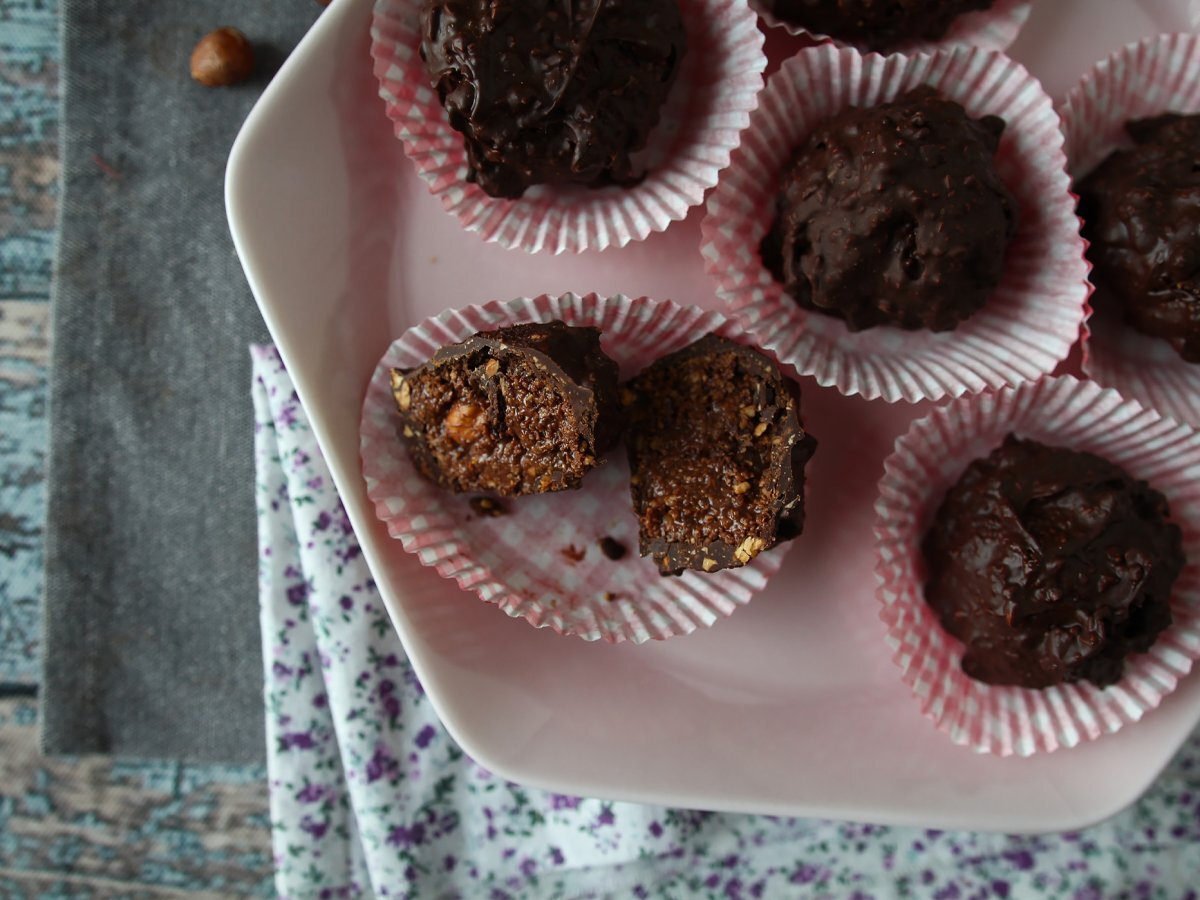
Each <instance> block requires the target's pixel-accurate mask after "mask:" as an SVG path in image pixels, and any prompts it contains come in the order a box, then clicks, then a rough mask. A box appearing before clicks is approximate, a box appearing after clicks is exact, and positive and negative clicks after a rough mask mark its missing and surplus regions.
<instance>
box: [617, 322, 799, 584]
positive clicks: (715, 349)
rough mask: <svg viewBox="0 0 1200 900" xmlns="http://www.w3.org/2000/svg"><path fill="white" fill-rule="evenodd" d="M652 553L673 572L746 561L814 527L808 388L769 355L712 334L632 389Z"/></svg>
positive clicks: (635, 454)
mask: <svg viewBox="0 0 1200 900" xmlns="http://www.w3.org/2000/svg"><path fill="white" fill-rule="evenodd" d="M622 399H623V400H625V401H626V402H628V404H629V405H628V407H627V412H628V416H629V430H628V434H627V439H626V444H627V447H628V451H629V468H630V476H631V489H632V493H633V508H634V513H635V514H636V515H637V517H638V526H639V545H640V550H641V554H642V556H650V557H653V559H654V561H655V562H656V563H658V566H659V569H660V570H661V571H662V572H663V574H667V575H677V574H679V573H681V572H682V571H683V570H685V569H695V570H698V571H701V572H715V571H717V570H719V569H728V568H733V567H737V566H743V565H745V564H746V563H748V562H750V560H752V559H753V558H754V557H755V556H757V555H758V554H759V553H761V552H762V551H764V550H767V549H769V548H771V547H773V546H775V544H777V543H778V542H780V541H786V540H790V539H791V538H794V537H796V536H797V535H798V534H800V531H801V529H802V528H803V526H804V466H805V464H806V463H807V462H808V460H809V458H810V457H811V456H812V454H813V451H814V450H815V448H816V441H814V440H813V438H812V436H811V435H809V434H808V433H807V432H805V430H804V426H803V424H802V423H801V420H800V389H799V387H798V386H797V385H796V383H795V382H793V381H792V380H791V379H790V378H787V377H785V376H784V375H783V374H782V373H781V372H780V371H779V369H778V368H777V367H776V365H775V364H774V363H773V362H772V361H771V360H769V359H767V358H766V357H765V356H763V355H762V354H761V353H758V352H757V351H755V350H752V349H750V348H748V347H744V346H742V345H740V344H736V343H734V342H733V341H730V340H727V339H725V338H721V337H717V336H716V335H711V334H710V335H707V336H706V337H704V338H701V339H700V340H699V341H697V342H696V343H694V344H691V345H689V346H687V347H685V348H683V349H682V350H679V351H677V352H675V353H672V354H670V355H668V356H665V357H663V358H662V359H659V360H658V361H657V362H655V363H654V364H653V365H651V366H650V367H649V368H647V369H646V370H645V371H644V372H642V374H640V375H639V376H638V377H637V378H635V379H634V380H633V381H632V382H630V384H629V385H628V387H627V388H626V389H625V390H624V391H623V394H622Z"/></svg>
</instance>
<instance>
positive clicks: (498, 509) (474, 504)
mask: <svg viewBox="0 0 1200 900" xmlns="http://www.w3.org/2000/svg"><path fill="white" fill-rule="evenodd" d="M470 503H471V509H473V510H475V513H476V514H477V515H480V516H487V517H488V518H491V519H494V518H496V516H503V515H506V514H507V513H508V510H507V509H505V508H504V504H503V503H501V502H500V501H499V500H493V499H492V498H491V497H472V498H471V500H470Z"/></svg>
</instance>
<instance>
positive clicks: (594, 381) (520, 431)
mask: <svg viewBox="0 0 1200 900" xmlns="http://www.w3.org/2000/svg"><path fill="white" fill-rule="evenodd" d="M392 395H393V397H394V398H395V401H396V409H397V410H398V411H399V414H400V424H399V427H400V433H401V435H402V438H403V440H404V443H405V445H406V446H407V448H408V451H409V453H410V455H411V456H412V459H413V461H414V463H415V464H416V466H417V470H418V471H419V472H420V473H421V474H422V475H424V476H425V477H426V478H428V479H429V480H430V481H433V482H435V483H437V484H439V485H441V486H442V487H445V488H448V489H450V490H452V491H456V492H465V491H481V492H491V493H493V494H498V495H501V496H517V495H520V494H540V493H545V492H548V491H562V490H569V489H572V488H577V487H579V484H580V481H581V480H582V479H583V476H584V475H585V474H586V473H587V472H588V471H589V470H590V469H592V468H593V467H594V466H595V465H596V463H597V460H598V459H599V458H600V455H601V454H602V453H604V451H606V450H608V449H609V448H610V447H612V445H613V444H615V443H616V440H617V438H618V436H619V433H620V419H621V412H620V405H619V402H618V400H617V364H616V363H615V362H613V361H612V360H611V359H609V358H608V357H607V356H606V355H605V354H604V351H603V350H601V349H600V332H599V330H598V329H596V328H590V327H588V328H576V327H570V326H567V325H565V324H563V323H562V322H559V321H554V322H547V323H544V324H531V325H512V326H509V327H508V328H501V329H499V330H497V331H489V332H481V333H479V334H476V335H475V336H474V337H471V338H468V339H467V340H465V341H463V342H462V343H459V344H452V345H450V346H448V347H443V348H442V349H441V350H439V351H438V352H437V353H435V354H434V355H433V357H432V358H431V359H430V360H429V361H428V362H427V363H425V364H424V365H422V366H418V367H417V368H415V369H410V370H407V371H404V370H400V369H393V370H392Z"/></svg>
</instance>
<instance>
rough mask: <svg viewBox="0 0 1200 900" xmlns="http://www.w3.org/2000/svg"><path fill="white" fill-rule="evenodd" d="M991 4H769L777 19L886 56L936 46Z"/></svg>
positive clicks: (929, 0)
mask: <svg viewBox="0 0 1200 900" xmlns="http://www.w3.org/2000/svg"><path fill="white" fill-rule="evenodd" d="M993 2H994V0H772V8H773V9H774V11H775V15H777V16H779V18H781V19H783V20H785V21H787V22H792V23H793V24H796V25H799V26H800V27H802V28H807V29H808V30H809V31H812V32H815V33H816V34H827V35H829V36H830V37H832V38H837V39H838V40H839V41H847V42H849V43H853V44H863V45H865V46H867V47H869V48H871V49H872V50H886V49H887V48H889V47H892V46H894V45H896V44H899V43H903V42H905V41H917V40H921V41H936V40H939V39H940V38H941V37H943V36H944V35H945V34H946V30H947V29H948V28H949V27H950V25H951V23H953V22H954V20H955V19H956V18H958V17H959V16H960V15H962V14H963V13H967V12H975V11H977V10H981V9H988V8H989V7H990V6H991V5H992V3H993Z"/></svg>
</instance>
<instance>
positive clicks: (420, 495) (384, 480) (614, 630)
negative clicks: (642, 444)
mask: <svg viewBox="0 0 1200 900" xmlns="http://www.w3.org/2000/svg"><path fill="white" fill-rule="evenodd" d="M554 319H561V320H562V321H564V322H566V323H567V324H568V325H594V326H596V327H597V328H599V329H600V331H601V343H602V346H603V347H604V350H605V352H606V353H607V354H608V355H609V356H611V357H612V358H613V359H614V360H616V362H617V363H618V365H619V366H620V367H621V377H622V379H623V380H624V379H626V378H629V377H630V376H632V375H634V374H636V373H637V372H638V371H640V370H641V369H642V368H644V367H645V366H646V365H647V364H649V363H650V362H651V361H653V360H654V359H657V358H659V357H660V356H663V355H665V354H667V353H671V352H673V351H674V350H677V349H679V348H681V347H684V346H686V345H688V344H690V343H691V342H693V341H695V340H698V339H699V338H701V337H703V336H704V335H706V334H708V333H709V332H713V331H715V332H717V333H719V334H723V335H726V336H728V337H731V338H734V339H741V340H744V335H743V333H742V332H741V331H740V330H739V329H737V328H736V327H735V326H733V324H732V323H731V322H730V321H729V320H728V319H726V318H725V317H724V316H722V315H721V314H719V313H716V312H711V311H705V310H701V309H698V308H696V307H688V306H680V305H677V304H675V303H672V302H670V301H656V300H650V299H647V298H639V299H636V300H635V299H629V298H627V297H624V296H621V295H618V296H615V297H610V298H607V299H605V298H601V297H598V296H597V295H595V294H588V295H586V296H578V295H576V294H564V295H562V296H561V297H551V296H548V295H543V296H541V297H537V298H533V299H528V298H522V299H518V300H513V301H510V302H507V303H500V302H493V303H489V304H487V305H485V306H471V307H467V308H465V309H461V310H451V311H448V312H445V313H442V314H441V315H439V316H437V317H435V318H432V319H427V320H426V321H425V322H422V323H421V324H420V325H416V326H414V327H413V328H410V329H409V330H408V331H406V332H405V333H404V335H403V336H401V337H400V339H399V340H397V341H395V342H394V343H393V344H392V346H391V347H390V348H389V349H388V352H387V353H386V354H385V355H384V357H383V359H382V360H380V362H379V365H378V366H377V367H376V369H375V373H374V375H373V376H372V379H371V383H370V385H369V387H368V389H367V395H366V398H365V400H364V401H363V413H362V424H361V445H360V448H361V456H362V464H363V476H364V477H365V479H366V483H367V494H368V496H369V497H370V498H371V500H372V502H373V503H374V504H375V510H376V514H377V515H378V516H379V518H380V519H381V520H382V521H383V522H384V523H386V525H387V528H388V532H389V533H390V534H391V535H392V537H394V538H397V539H398V540H399V541H400V543H401V544H402V545H403V547H404V549H405V550H407V551H408V552H410V553H414V554H416V555H417V558H418V559H419V560H420V561H421V563H422V564H424V565H426V566H433V567H434V568H436V569H437V571H438V573H439V574H440V575H442V576H443V577H445V578H452V579H454V580H455V581H456V582H457V583H458V584H459V586H460V587H462V588H463V589H464V590H469V591H474V592H475V593H477V594H478V595H479V596H480V597H481V598H482V599H484V600H486V601H487V602H489V603H494V604H496V605H497V606H499V607H500V608H501V609H503V610H504V611H505V612H506V613H507V614H508V615H510V616H514V617H520V618H524V619H525V620H527V621H528V622H529V623H530V624H532V625H534V626H536V627H539V628H550V629H552V630H553V631H555V632H557V633H559V634H570V635H575V636H576V637H580V638H583V639H584V640H589V641H594V640H599V639H603V640H606V641H610V642H613V643H616V642H620V641H632V642H634V643H641V642H643V641H647V640H651V639H656V640H663V639H666V638H669V637H673V636H675V635H680V634H688V633H690V632H692V631H695V630H696V629H698V628H704V627H707V626H710V625H712V624H713V623H714V622H716V621H717V620H718V619H720V618H722V617H724V616H728V615H730V614H731V613H733V612H734V610H736V609H738V608H739V607H740V606H743V605H745V604H746V603H748V602H749V601H750V599H751V597H753V596H754V595H755V594H756V593H757V592H759V591H760V590H762V588H763V587H764V586H765V585H766V583H767V579H768V578H770V577H771V576H772V575H774V574H775V573H776V572H777V571H779V567H780V565H781V564H782V560H783V556H784V554H785V553H786V552H787V549H788V546H789V543H783V544H780V545H779V546H777V547H775V548H773V549H772V550H769V551H766V552H764V553H761V554H759V556H758V557H756V558H755V559H754V561H753V562H752V563H750V564H749V565H747V566H743V567H741V568H737V569H727V570H723V571H720V572H714V573H712V574H710V575H703V574H699V573H695V572H686V573H684V574H683V575H682V576H680V577H677V578H676V577H663V576H662V575H660V574H659V572H658V568H657V566H656V565H655V564H654V563H653V562H652V561H651V560H648V559H643V558H641V557H639V556H638V535H637V520H636V518H635V516H634V513H633V502H632V500H631V498H630V493H629V468H628V463H627V461H626V458H625V449H624V447H623V446H619V447H616V448H614V449H613V450H611V451H609V453H608V454H607V461H606V462H604V463H603V464H602V465H600V466H598V467H597V468H596V469H595V470H593V471H592V472H590V473H588V475H587V476H586V477H585V478H584V480H583V486H582V488H581V489H580V490H578V491H563V492H559V493H553V494H541V495H535V496H529V497H516V498H512V499H505V500H503V501H501V502H502V503H503V505H504V507H505V508H506V510H507V512H506V514H505V515H502V516H498V517H495V518H490V517H487V516H478V515H475V514H474V513H473V512H472V510H471V507H470V504H469V496H470V495H464V494H453V493H450V492H448V491H445V490H443V489H442V488H439V487H437V486H436V485H434V484H431V483H430V482H428V481H426V480H425V479H423V478H422V477H421V476H420V475H418V474H417V471H416V469H415V467H414V466H413V464H412V462H411V460H410V459H409V456H408V454H407V452H406V451H405V450H404V448H403V446H402V445H401V443H400V441H399V439H398V437H397V435H396V427H397V424H396V422H397V418H396V412H395V407H394V405H393V399H392V393H391V388H390V380H389V370H390V369H391V368H392V367H397V368H407V367H411V366H416V365H420V364H421V363H424V362H425V361H426V360H428V359H429V357H431V356H432V355H433V354H434V353H435V352H436V351H437V350H438V349H439V348H440V347H442V346H444V345H446V344H450V343H456V342H458V341H462V340H464V339H466V338H468V337H470V336H471V335H472V334H475V333H476V332H478V331H487V330H492V329H495V328H500V327H502V326H505V325H510V324H514V323H517V322H546V321H551V320H554ZM603 537H611V538H613V539H614V540H616V541H618V542H620V543H621V544H622V545H623V546H624V547H625V548H626V550H627V551H628V552H627V554H626V555H625V557H624V558H622V559H620V560H615V561H614V560H611V559H609V558H608V557H607V556H605V554H604V553H602V552H601V550H600V548H599V546H598V541H599V540H600V539H601V538H603Z"/></svg>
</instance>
